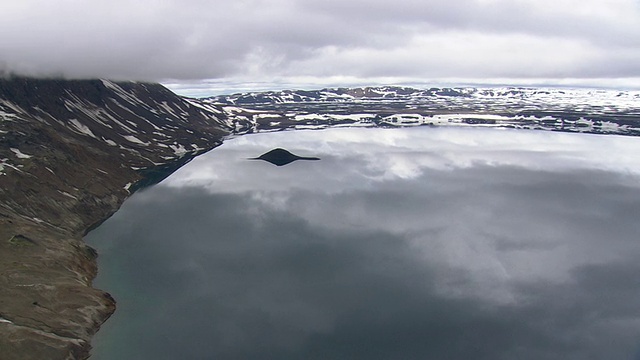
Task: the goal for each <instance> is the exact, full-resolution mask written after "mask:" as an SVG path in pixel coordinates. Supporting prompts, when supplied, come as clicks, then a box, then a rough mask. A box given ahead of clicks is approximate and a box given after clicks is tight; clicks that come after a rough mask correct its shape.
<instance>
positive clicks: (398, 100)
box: [202, 86, 640, 135]
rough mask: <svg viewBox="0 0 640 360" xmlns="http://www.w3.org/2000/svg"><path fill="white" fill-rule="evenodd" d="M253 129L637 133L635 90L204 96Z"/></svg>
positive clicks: (639, 110) (378, 90)
mask: <svg viewBox="0 0 640 360" xmlns="http://www.w3.org/2000/svg"><path fill="white" fill-rule="evenodd" d="M202 100H203V101H204V102H206V103H210V104H218V105H220V106H222V107H223V108H224V109H225V110H226V112H227V113H228V114H229V115H230V116H231V118H232V119H237V120H244V121H246V120H249V121H252V122H253V123H255V124H256V129H257V130H269V129H277V128H283V127H298V128H300V127H324V126H336V125H338V126H341V125H348V126H416V125H448V126H451V125H458V126H499V127H516V128H526V129H546V130H561V131H575V132H590V133H615V134H625V135H640V91H615V90H598V89H559V88H547V89H543V88H430V89H415V88H409V87H396V86H381V87H365V88H334V89H322V90H316V91H306V90H283V91H268V92H261V93H244V94H233V95H227V96H216V97H211V98H206V99H202Z"/></svg>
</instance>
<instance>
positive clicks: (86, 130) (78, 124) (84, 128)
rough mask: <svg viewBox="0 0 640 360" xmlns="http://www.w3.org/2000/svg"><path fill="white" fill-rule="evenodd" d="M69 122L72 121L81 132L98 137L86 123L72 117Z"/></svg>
mask: <svg viewBox="0 0 640 360" xmlns="http://www.w3.org/2000/svg"><path fill="white" fill-rule="evenodd" d="M69 123H71V125H73V127H75V128H76V130H77V131H78V132H80V133H81V134H84V135H88V136H91V137H92V138H95V137H96V136H95V135H94V134H93V132H92V131H91V129H89V128H88V127H87V126H86V125H84V124H82V123H81V122H80V121H78V120H76V119H71V120H69Z"/></svg>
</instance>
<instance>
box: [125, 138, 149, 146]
mask: <svg viewBox="0 0 640 360" xmlns="http://www.w3.org/2000/svg"><path fill="white" fill-rule="evenodd" d="M123 138H124V139H125V140H127V141H129V142H132V143H135V144H140V145H144V146H149V143H146V142H144V141H142V140H140V139H138V138H137V137H135V136H133V135H125V136H123Z"/></svg>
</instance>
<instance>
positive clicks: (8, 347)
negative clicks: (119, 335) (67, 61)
mask: <svg viewBox="0 0 640 360" xmlns="http://www.w3.org/2000/svg"><path fill="white" fill-rule="evenodd" d="M235 125H236V126H237V125H238V124H237V123H236V124H235ZM234 131H235V129H234V128H232V124H231V123H229V122H228V119H227V117H226V116H225V115H224V113H223V112H222V110H221V109H220V108H218V107H215V106H212V105H207V104H200V103H198V102H197V101H194V100H187V99H184V98H182V97H180V96H178V95H175V94H173V93H172V92H171V91H169V90H168V89H166V88H164V87H163V86H162V85H159V84H150V83H139V82H113V81H109V80H56V79H30V78H19V77H13V78H5V79H0V144H1V146H0V273H1V274H2V275H3V276H2V277H0V282H1V286H2V289H3V291H2V293H0V334H1V336H0V351H1V352H2V358H3V359H6V360H9V359H28V358H38V359H40V358H42V359H45V358H46V359H85V358H87V357H88V356H89V351H90V348H91V346H90V340H91V337H92V335H93V334H94V333H95V331H97V329H98V328H99V326H100V324H102V323H103V322H104V321H105V320H106V319H107V318H108V317H109V316H110V315H111V313H112V312H113V311H114V309H115V301H114V300H113V298H111V296H110V295H109V294H107V293H104V292H102V291H100V290H96V289H93V288H92V287H91V282H92V279H93V278H94V277H95V275H96V273H97V267H96V260H95V259H96V255H97V254H96V253H95V251H94V250H93V249H91V248H90V247H88V246H87V245H86V244H84V242H83V241H82V237H83V236H84V234H85V233H86V232H87V231H89V230H90V229H92V228H94V227H95V226H97V225H98V224H100V223H101V222H102V221H104V220H105V219H106V218H108V217H109V216H110V215H111V214H113V213H114V212H115V211H116V210H117V209H118V208H119V207H120V205H121V204H122V202H123V201H124V200H125V199H126V198H127V197H128V196H130V195H131V193H132V192H134V191H135V190H136V189H137V188H139V187H141V186H146V185H149V184H151V183H153V182H157V181H159V180H161V179H162V178H163V177H164V176H166V175H168V174H170V173H171V172H173V171H174V170H175V169H176V168H178V167H180V166H182V165H183V164H185V163H187V162H188V161H190V160H191V159H192V158H193V157H194V156H197V155H198V154H200V153H202V152H205V151H207V150H209V149H211V148H213V147H215V146H218V145H219V144H220V143H221V141H222V138H223V137H224V136H226V135H228V134H230V133H232V132H234Z"/></svg>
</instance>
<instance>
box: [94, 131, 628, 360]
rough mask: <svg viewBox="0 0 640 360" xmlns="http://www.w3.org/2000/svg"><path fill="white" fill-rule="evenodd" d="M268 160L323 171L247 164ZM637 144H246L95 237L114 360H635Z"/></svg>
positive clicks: (317, 135)
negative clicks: (288, 153) (307, 158)
mask: <svg viewBox="0 0 640 360" xmlns="http://www.w3.org/2000/svg"><path fill="white" fill-rule="evenodd" d="M275 146H283V147H287V148H289V149H291V150H292V151H295V152H298V150H300V152H303V153H308V154H312V155H315V156H320V157H322V158H323V161H322V162H309V163H304V162H300V163H293V164H291V165H288V166H287V167H283V168H275V167H273V166H271V165H269V164H262V163H257V162H249V161H245V160H244V159H246V157H247V154H248V153H255V152H256V151H258V152H259V150H260V149H265V148H272V147H275ZM639 147H640V144H639V143H638V142H637V139H631V138H619V137H615V138H614V137H607V136H594V137H591V136H582V135H570V134H554V133H538V132H519V131H500V130H498V131H496V130H486V131H485V130H480V129H472V131H469V130H458V129H412V130H392V131H391V130H365V131H363V130H351V129H347V130H331V131H322V132H296V133H278V134H268V135H254V136H246V137H240V138H237V139H234V140H233V141H229V142H227V143H225V145H223V146H222V147H220V148H219V149H216V150H214V151H213V152H211V153H209V154H207V155H205V156H203V157H201V158H198V159H196V160H194V161H193V162H192V163H191V164H189V165H188V166H187V167H185V168H183V169H181V170H180V171H178V172H177V173H176V174H174V175H173V176H171V177H170V178H168V179H167V180H166V181H165V182H163V183H162V184H160V185H159V186H156V187H154V188H152V189H149V190H147V191H144V192H141V193H138V194H136V195H134V197H133V198H132V199H131V200H130V201H129V202H128V203H127V204H126V205H125V206H124V207H123V208H122V209H121V211H119V212H118V213H117V214H116V215H115V216H114V217H113V218H112V219H110V220H109V221H108V222H107V223H105V226H103V227H100V228H99V229H97V230H96V231H95V232H94V233H92V234H91V236H92V237H95V238H94V240H93V241H92V243H94V244H96V245H97V246H98V249H99V251H100V253H101V259H102V260H101V270H104V269H107V268H109V267H110V268H111V269H116V270H115V272H114V273H113V274H112V275H109V274H106V275H105V277H106V278H105V279H104V280H102V281H99V283H98V285H99V286H101V287H103V288H106V289H108V290H110V291H113V292H114V295H115V296H116V298H118V299H120V302H119V306H120V307H119V310H118V312H117V313H116V316H115V317H114V319H113V320H110V323H107V328H106V329H105V334H104V335H99V336H104V340H102V341H105V343H106V344H111V345H110V346H106V345H103V348H108V349H107V350H108V351H111V352H110V353H109V352H108V351H107V350H105V353H104V354H107V353H108V354H111V355H112V357H111V358H113V355H114V354H116V355H118V356H119V358H133V356H134V355H135V356H137V357H138V358H154V359H171V358H177V357H183V358H255V359H269V358H270V359H301V358H305V359H329V358H331V359H338V358H343V359H344V358H354V359H355V358H358V359H425V358H432V359H444V358H446V359H471V358H473V359H525V360H526V359H563V360H564V359H590V358H593V359H601V358H611V359H614V358H615V359H625V358H631V357H632V353H633V351H634V350H635V348H636V346H637V345H638V343H639V342H640V283H638V281H637V280H636V279H637V274H638V271H639V270H640V265H638V263H637V261H636V259H637V258H638V255H640V244H638V242H637V236H638V234H640V224H639V223H638V222H637V221H636V215H637V214H640V191H639V190H640V189H639V188H640V182H639V181H638V180H639V179H640V176H639V173H638V172H639V171H640V166H639V165H640V160H636V159H635V158H633V157H632V156H629V154H634V153H636V154H637V150H638V148H639ZM400 159H401V160H402V161H399V160H400ZM320 165H321V166H320ZM390 165H393V166H390ZM106 271H113V270H106ZM109 277H111V278H109ZM99 280H100V279H99ZM110 286H113V287H110ZM110 326H112V327H111V328H110ZM98 345H99V344H98ZM99 348H100V346H98V350H99ZM99 354H100V352H98V353H97V354H96V355H98V356H100V355H99ZM105 358H106V357H105ZM98 359H100V357H98Z"/></svg>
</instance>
